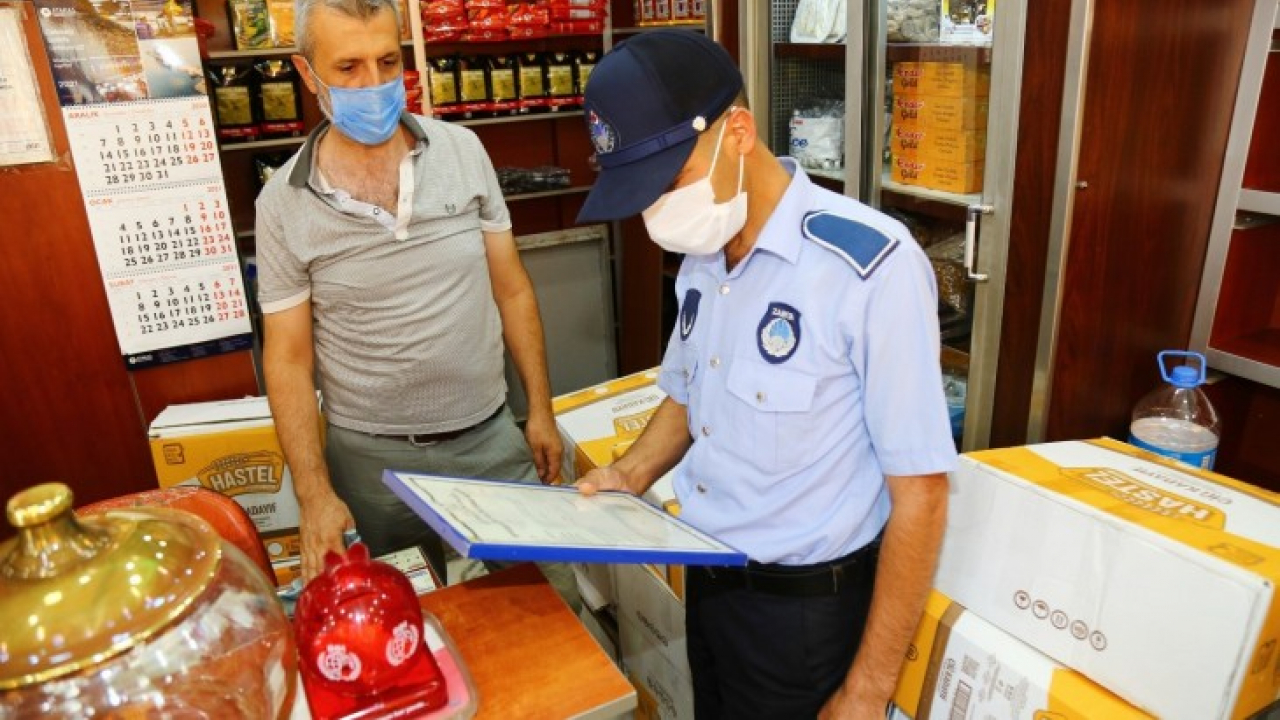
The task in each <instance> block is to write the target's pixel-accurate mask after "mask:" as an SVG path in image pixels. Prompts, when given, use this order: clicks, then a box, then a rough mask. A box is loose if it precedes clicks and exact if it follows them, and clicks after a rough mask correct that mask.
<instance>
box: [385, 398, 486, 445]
mask: <svg viewBox="0 0 1280 720" xmlns="http://www.w3.org/2000/svg"><path fill="white" fill-rule="evenodd" d="M505 407H506V404H505V403H503V404H502V405H499V406H498V409H497V410H494V411H493V413H492V414H491V415H489V417H487V418H485V419H483V420H481V421H480V422H478V423H476V424H475V425H469V426H467V427H464V428H460V429H458V430H446V431H445V432H437V433H414V434H412V435H383V434H381V433H373V436H374V437H376V438H382V439H384V440H400V441H401V442H407V443H409V444H410V445H431V444H434V443H441V442H448V441H449V440H457V439H458V438H460V437H462V436H463V435H466V434H467V433H469V432H471V431H472V430H475V429H476V428H478V427H480V426H481V425H483V424H485V423H487V422H489V421H490V420H492V419H494V418H496V417H498V415H501V414H502V409H503V408H505Z"/></svg>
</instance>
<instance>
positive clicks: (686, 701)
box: [613, 565, 693, 720]
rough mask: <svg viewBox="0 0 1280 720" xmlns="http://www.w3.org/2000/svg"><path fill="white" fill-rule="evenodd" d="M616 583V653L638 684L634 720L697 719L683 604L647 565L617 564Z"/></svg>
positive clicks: (624, 669)
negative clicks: (694, 715) (635, 719)
mask: <svg viewBox="0 0 1280 720" xmlns="http://www.w3.org/2000/svg"><path fill="white" fill-rule="evenodd" d="M613 567H614V570H615V573H616V577H617V583H618V613H617V615H618V652H619V657H620V664H621V666H622V670H623V672H624V673H625V674H626V676H627V678H628V679H630V680H631V683H632V684H633V685H635V686H636V696H637V700H638V705H639V706H638V707H637V708H636V718H637V719H643V720H693V680H692V678H691V677H690V675H689V656H688V654H687V652H688V650H687V648H688V643H687V640H686V636H685V625H684V604H683V603H681V602H680V601H679V600H678V599H677V598H676V597H675V595H673V594H672V593H671V590H670V588H669V587H667V584H666V583H665V582H664V581H663V580H662V579H661V578H659V577H658V576H657V575H655V574H654V573H653V572H652V571H651V570H649V569H647V568H646V566H643V565H615V566H613Z"/></svg>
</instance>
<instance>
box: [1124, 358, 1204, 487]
mask: <svg viewBox="0 0 1280 720" xmlns="http://www.w3.org/2000/svg"><path fill="white" fill-rule="evenodd" d="M1179 357H1181V358H1186V359H1188V360H1189V359H1192V358H1194V359H1196V360H1197V361H1199V367H1194V366H1192V365H1189V364H1184V365H1178V366H1177V367H1174V368H1172V369H1170V368H1169V367H1168V364H1167V361H1166V358H1179ZM1156 362H1157V363H1158V364H1159V366H1160V375H1161V377H1163V378H1164V380H1165V384H1164V385H1161V386H1160V387H1158V388H1156V389H1155V390H1152V391H1151V392H1150V393H1148V394H1147V396H1146V397H1144V398H1142V400H1140V401H1138V404H1137V405H1136V406H1135V407H1134V408H1133V416H1132V418H1131V421H1130V423H1129V444H1131V445H1136V446H1138V447H1140V448H1143V449H1144V450H1150V451H1152V452H1155V453H1159V454H1161V455H1164V456H1166V457H1171V458H1173V459H1175V460H1179V461H1181V462H1184V463H1186V464H1188V465H1192V466H1194V467H1198V468H1203V469H1206V470H1211V469H1212V468H1213V461H1214V459H1215V458H1216V457H1217V454H1218V438H1219V437H1220V434H1221V429H1222V423H1221V421H1220V420H1219V419H1218V413H1217V411H1216V410H1214V409H1213V404H1212V403H1210V402H1209V398H1208V397H1207V396H1206V395H1205V394H1204V391H1203V390H1201V389H1200V386H1201V385H1203V384H1204V380H1205V359H1204V356H1203V355H1201V354H1200V353H1194V352H1180V351H1177V350H1165V351H1164V352H1162V353H1160V354H1159V355H1158V356H1157V361H1156Z"/></svg>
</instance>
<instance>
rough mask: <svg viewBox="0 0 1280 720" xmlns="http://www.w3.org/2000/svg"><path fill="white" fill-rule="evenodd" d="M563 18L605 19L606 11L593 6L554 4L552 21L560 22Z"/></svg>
mask: <svg viewBox="0 0 1280 720" xmlns="http://www.w3.org/2000/svg"><path fill="white" fill-rule="evenodd" d="M563 20H596V21H599V20H604V11H603V10H594V9H591V8H573V7H561V6H559V5H552V6H551V21H552V22H558V21H563Z"/></svg>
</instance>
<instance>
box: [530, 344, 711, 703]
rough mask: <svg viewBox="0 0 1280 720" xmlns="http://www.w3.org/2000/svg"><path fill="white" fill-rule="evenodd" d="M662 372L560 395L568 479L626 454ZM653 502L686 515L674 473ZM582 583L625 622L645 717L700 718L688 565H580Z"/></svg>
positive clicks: (627, 666) (654, 491)
mask: <svg viewBox="0 0 1280 720" xmlns="http://www.w3.org/2000/svg"><path fill="white" fill-rule="evenodd" d="M657 377H658V374H657V371H656V369H655V370H649V371H645V372H640V373H636V374H634V375H628V376H626V377H623V378H619V379H617V380H613V381H611V382H607V383H603V384H601V385H596V386H594V387H589V388H586V389H584V390H580V391H578V392H575V393H570V394H568V395H563V396H561V397H558V398H555V399H554V400H553V401H552V409H553V410H554V411H555V413H556V422H557V425H558V426H559V428H560V434H561V437H562V439H563V441H564V447H565V462H564V466H563V468H562V473H561V479H562V481H564V482H572V481H575V480H577V479H578V478H581V477H582V476H583V475H585V474H586V473H587V472H589V471H590V470H592V469H593V468H598V467H604V466H606V465H609V464H611V463H612V462H613V461H615V460H617V459H618V458H620V457H622V456H623V455H624V454H625V453H626V452H627V450H628V449H629V448H630V447H631V445H632V444H633V443H634V442H635V440H636V438H638V437H639V436H640V433H641V432H643V430H644V428H645V426H647V425H648V422H649V419H650V418H651V417H652V416H653V414H654V413H655V412H656V411H657V409H658V406H659V405H660V404H662V401H663V399H664V398H666V394H665V393H663V392H662V390H661V389H659V388H658V387H657V386H656V385H655V384H654V383H655V382H656V380H657ZM645 499H646V500H648V501H649V502H650V503H651V504H653V505H655V506H657V507H661V508H664V509H666V510H667V511H668V512H671V513H673V514H678V513H679V504H678V503H677V502H676V499H675V493H674V491H673V490H672V488H671V477H670V475H667V476H664V477H663V478H661V479H659V480H658V481H657V482H656V483H654V485H653V486H652V487H651V488H649V490H648V492H646V493H645ZM575 570H576V571H577V575H578V585H579V588H580V589H581V591H582V595H583V598H584V600H586V602H587V605H588V606H589V607H591V608H592V609H593V610H600V609H601V608H604V607H606V606H607V607H610V608H611V609H612V610H613V612H614V614H615V615H616V617H617V620H618V660H619V664H620V665H621V666H622V668H623V671H624V672H625V673H626V674H627V677H628V678H630V679H631V682H632V684H634V685H635V686H636V693H637V695H638V697H639V707H638V709H637V711H636V717H637V718H640V719H641V720H685V719H691V718H692V717H693V684H692V680H691V679H690V676H689V661H688V658H687V656H686V654H685V628H684V568H683V567H681V566H676V565H652V564H644V565H598V564H595V565H577V566H576V567H575Z"/></svg>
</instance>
